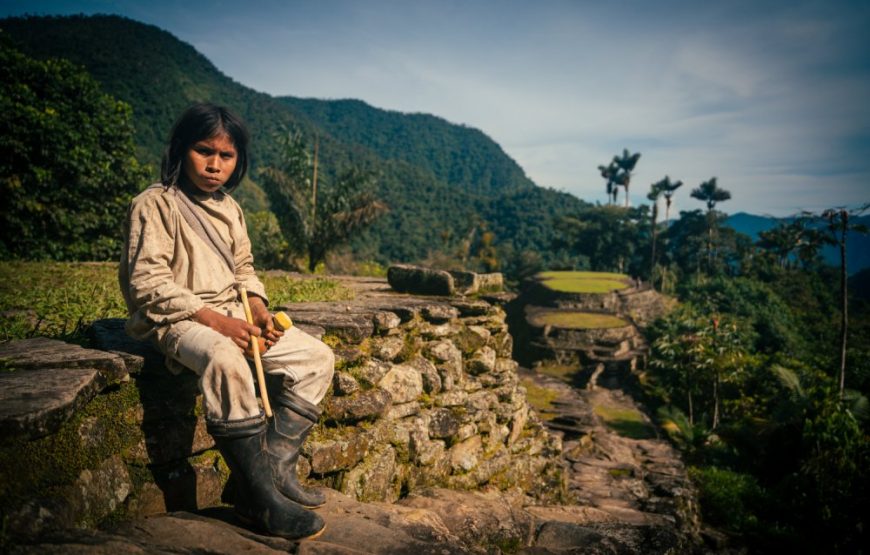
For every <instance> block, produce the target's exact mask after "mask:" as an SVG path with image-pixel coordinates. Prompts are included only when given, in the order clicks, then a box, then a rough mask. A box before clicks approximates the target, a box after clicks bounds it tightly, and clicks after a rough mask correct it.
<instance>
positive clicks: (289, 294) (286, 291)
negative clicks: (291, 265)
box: [257, 273, 354, 307]
mask: <svg viewBox="0 0 870 555" xmlns="http://www.w3.org/2000/svg"><path fill="white" fill-rule="evenodd" d="M257 276H258V277H259V278H260V280H261V281H262V282H263V285H265V286H266V294H268V295H269V304H270V305H271V306H273V307H277V306H281V305H284V304H287V303H304V302H314V301H347V300H350V299H353V298H354V292H353V291H352V290H351V289H348V288H347V287H345V286H343V285H342V284H341V283H339V282H337V281H335V280H332V279H328V278H305V279H300V278H295V277H292V276H286V275H274V274H266V273H258V274H257Z"/></svg>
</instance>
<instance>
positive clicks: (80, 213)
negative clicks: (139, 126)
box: [0, 41, 148, 260]
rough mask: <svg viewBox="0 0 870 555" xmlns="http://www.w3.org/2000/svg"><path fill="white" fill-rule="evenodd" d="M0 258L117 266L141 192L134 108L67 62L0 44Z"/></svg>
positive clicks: (142, 174)
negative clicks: (125, 225) (127, 218)
mask: <svg viewBox="0 0 870 555" xmlns="http://www.w3.org/2000/svg"><path fill="white" fill-rule="evenodd" d="M0 151H2V152H3V155H2V157H0V196H2V198H3V208H2V228H0V258H25V259H31V260H33V259H37V260H38V259H55V260H110V259H117V256H118V254H119V253H120V250H121V239H120V238H121V224H122V222H123V219H124V215H125V214H126V212H127V207H128V205H129V203H130V200H131V199H132V198H133V196H134V195H135V194H136V193H138V192H139V191H140V190H141V189H142V187H143V186H144V185H145V184H146V183H147V181H146V179H147V177H146V176H147V173H148V172H147V170H146V169H145V168H142V167H141V166H140V165H139V163H138V162H137V161H136V157H135V147H134V144H133V126H132V123H131V112H130V107H129V106H128V105H126V104H124V103H123V102H119V101H117V100H115V99H114V98H112V97H110V96H109V95H107V94H105V93H103V92H102V90H101V89H100V86H99V85H98V84H97V82H96V81H94V80H93V79H92V78H91V77H90V76H89V75H88V74H87V73H85V72H84V71H83V70H81V69H79V68H78V67H76V66H74V65H73V64H71V63H69V62H67V61H64V60H46V61H38V60H33V59H31V58H29V57H27V56H25V55H23V54H21V53H20V52H18V51H16V50H14V49H12V48H10V47H8V46H7V45H6V42H5V41H0Z"/></svg>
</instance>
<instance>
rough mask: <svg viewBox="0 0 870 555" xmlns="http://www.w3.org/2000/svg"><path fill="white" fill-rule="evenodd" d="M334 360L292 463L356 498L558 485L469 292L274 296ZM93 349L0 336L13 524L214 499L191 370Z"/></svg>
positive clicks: (536, 424) (7, 516) (118, 348)
mask: <svg viewBox="0 0 870 555" xmlns="http://www.w3.org/2000/svg"><path fill="white" fill-rule="evenodd" d="M283 308H284V309H285V310H287V312H288V313H289V314H291V315H292V316H293V318H294V321H295V323H296V325H298V326H299V327H300V328H302V329H305V330H306V331H309V332H310V333H313V334H314V335H318V336H321V337H322V338H323V339H324V341H326V342H327V343H329V344H330V345H331V346H333V348H334V350H335V352H336V355H337V368H336V370H337V371H336V374H335V379H334V382H333V387H332V388H331V390H330V393H329V394H328V396H327V398H326V399H325V400H324V404H323V406H324V409H325V410H324V415H323V418H322V420H321V422H320V423H319V424H318V425H317V427H316V428H315V430H314V431H313V432H312V435H311V437H310V438H309V441H308V442H307V443H306V445H305V446H304V449H303V457H301V458H300V464H299V473H300V475H301V476H303V477H305V478H306V479H307V480H308V481H310V482H317V483H321V484H324V485H327V486H330V487H332V488H334V489H337V490H339V491H341V492H344V493H345V494H347V495H349V496H351V497H353V498H355V499H357V500H364V501H372V500H377V501H394V500H396V499H398V498H400V497H403V496H405V495H407V494H409V493H412V492H414V491H417V490H420V489H422V488H424V487H428V486H439V487H448V488H461V489H474V488H478V487H481V486H483V485H490V486H497V487H499V488H502V489H505V488H509V487H515V486H519V487H521V488H522V489H523V490H524V491H525V492H527V493H528V494H530V495H534V496H537V497H539V498H541V499H549V500H553V499H555V498H559V497H560V496H561V495H563V493H564V466H563V463H562V462H561V457H560V454H561V442H560V440H559V439H558V437H556V436H553V435H551V434H549V433H548V432H547V431H546V430H545V428H544V427H543V426H542V424H541V422H540V421H539V420H538V418H537V417H536V416H535V414H534V413H533V412H530V410H529V406H528V404H527V401H526V396H525V390H524V388H523V387H522V386H520V385H519V381H518V377H517V372H516V368H517V364H516V363H515V362H514V361H513V360H512V359H511V358H510V356H511V355H510V353H511V349H512V339H511V336H510V334H509V333H508V330H507V326H506V324H505V321H504V320H505V319H504V312H503V310H502V309H501V308H500V307H499V306H497V305H496V304H493V303H490V302H486V301H483V300H465V299H439V298H430V299H420V298H414V297H402V296H389V297H388V296H385V297H384V298H381V299H367V300H363V301H349V302H342V303H307V304H298V305H292V306H287V307H283ZM122 327H123V321H121V320H103V321H100V322H97V323H96V324H95V325H94V327H93V344H94V345H95V346H96V347H97V349H83V348H81V347H79V346H76V345H69V344H65V343H62V342H59V341H53V340H47V339H41V338H36V339H31V340H25V341H20V342H13V343H6V344H2V345H0V360H2V365H3V368H4V370H6V372H4V373H3V374H2V375H0V378H2V379H3V380H4V381H3V388H2V390H0V391H2V392H0V396H2V399H0V401H2V402H0V436H2V439H3V446H2V447H0V507H2V511H3V513H2V517H3V521H4V526H5V528H6V530H7V531H8V533H10V534H12V535H13V536H16V535H18V536H25V537H26V536H31V537H32V536H34V535H39V534H42V533H44V532H46V531H49V530H52V529H58V528H67V527H71V526H74V527H90V526H93V525H95V524H98V523H99V522H101V521H105V520H106V519H118V518H130V517H138V516H145V515H149V514H156V513H161V512H165V511H172V510H181V509H194V508H202V507H206V506H211V505H215V504H218V503H219V502H220V500H221V496H222V495H223V494H225V490H226V489H227V488H226V483H227V477H228V471H227V469H226V466H225V465H224V463H223V461H222V460H221V458H220V456H219V454H218V453H217V452H216V451H215V450H214V444H213V441H212V439H211V437H210V436H209V435H208V434H207V433H206V431H205V424H204V420H203V418H202V414H201V403H200V398H199V395H198V389H197V383H196V377H195V376H193V375H192V374H190V373H186V374H182V375H179V376H172V375H170V374H169V373H168V372H167V371H166V370H165V369H164V368H163V366H162V362H161V357H160V356H159V355H158V354H157V353H155V352H154V351H153V350H151V349H150V348H149V347H148V346H147V345H144V344H141V343H137V342H133V341H131V340H129V339H128V338H126V336H125V335H124V334H123V331H122Z"/></svg>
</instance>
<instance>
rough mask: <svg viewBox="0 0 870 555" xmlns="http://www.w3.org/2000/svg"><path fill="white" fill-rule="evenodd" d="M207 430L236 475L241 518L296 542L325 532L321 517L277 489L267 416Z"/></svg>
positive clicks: (215, 424) (210, 426)
mask: <svg viewBox="0 0 870 555" xmlns="http://www.w3.org/2000/svg"><path fill="white" fill-rule="evenodd" d="M207 428H208V432H209V433H210V434H211V435H212V436H213V437H214V439H215V443H216V444H217V447H218V449H219V450H220V452H221V454H222V455H223V457H224V460H226V462H227V466H229V467H230V471H231V472H232V474H233V479H234V482H235V484H236V487H237V489H236V492H237V495H236V496H235V497H236V502H235V510H236V514H238V516H239V518H241V519H242V520H243V521H246V522H250V523H252V524H253V525H255V526H257V527H259V528H261V529H263V530H264V531H266V532H268V533H269V534H272V535H274V536H281V537H282V538H288V539H292V540H296V539H303V538H313V537H316V536H318V535H320V533H321V532H323V529H324V527H325V523H324V522H323V519H322V518H320V516H319V515H317V514H315V513H313V512H311V511H308V510H306V509H305V508H303V507H301V506H300V505H298V504H296V503H293V502H292V501H290V500H288V499H287V498H286V497H284V496H283V495H281V494H280V493H279V492H278V490H277V489H276V488H275V483H274V481H273V480H272V472H271V468H270V465H269V455H268V454H267V453H266V419H265V417H264V415H263V414H260V415H259V416H255V417H252V418H246V419H244V420H232V421H223V422H214V421H209V422H208V423H207Z"/></svg>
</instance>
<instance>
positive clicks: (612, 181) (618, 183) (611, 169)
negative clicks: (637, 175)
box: [598, 149, 640, 208]
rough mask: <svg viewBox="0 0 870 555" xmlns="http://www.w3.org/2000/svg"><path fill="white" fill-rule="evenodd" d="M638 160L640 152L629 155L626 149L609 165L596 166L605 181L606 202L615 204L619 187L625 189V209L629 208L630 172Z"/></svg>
mask: <svg viewBox="0 0 870 555" xmlns="http://www.w3.org/2000/svg"><path fill="white" fill-rule="evenodd" d="M638 160H640V152H635V153H634V154H629V152H628V149H623V150H622V156H614V157H613V160H611V161H610V164H608V165H606V166H598V171H599V172H601V177H603V178H604V179H606V180H607V200H608V203H610V202H611V200H610V199H611V196H612V197H613V201H612V202H613V204H616V196H617V194H618V193H619V187H625V207H626V208H628V206H629V198H628V186H629V185H630V184H631V172H632V171H634V167H635V166H636V165H637V161H638Z"/></svg>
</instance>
